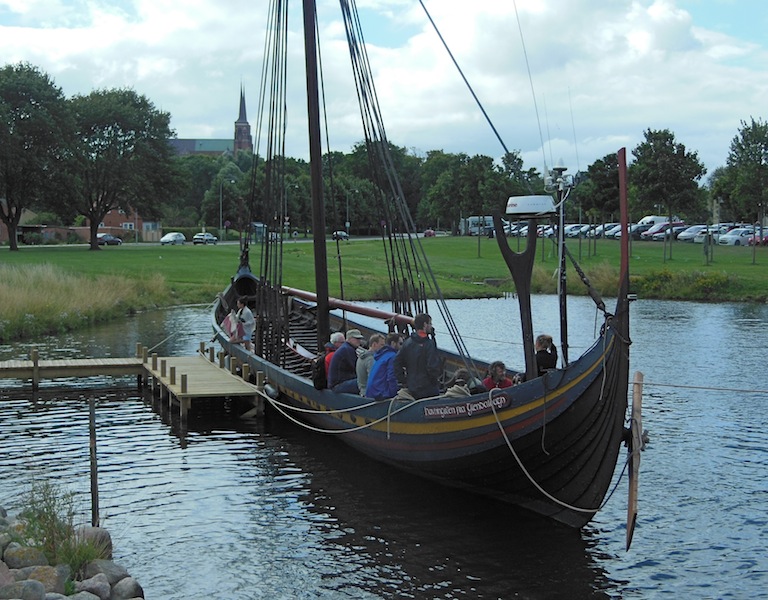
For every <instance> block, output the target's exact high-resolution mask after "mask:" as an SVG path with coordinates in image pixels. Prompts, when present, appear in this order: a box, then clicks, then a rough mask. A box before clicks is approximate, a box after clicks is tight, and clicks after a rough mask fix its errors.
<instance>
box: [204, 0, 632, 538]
mask: <svg viewBox="0 0 768 600" xmlns="http://www.w3.org/2000/svg"><path fill="white" fill-rule="evenodd" d="M340 4H341V8H342V16H343V21H344V25H345V28H346V38H347V41H348V44H349V48H350V56H351V58H352V70H353V73H354V76H355V85H356V88H357V95H358V101H359V106H360V114H361V116H362V132H363V133H362V135H363V137H364V140H365V142H364V145H365V148H366V150H367V154H368V160H369V170H368V173H369V177H370V181H371V182H372V185H373V186H374V189H375V190H376V193H377V194H378V198H379V200H380V201H379V202H378V204H379V206H380V211H381V215H380V223H381V225H380V232H379V236H378V237H379V238H380V240H381V248H382V252H383V258H382V260H384V261H386V264H387V268H388V271H389V274H390V278H391V283H390V289H389V296H390V298H389V299H390V300H391V301H392V308H391V310H389V311H384V310H378V309H373V308H370V307H369V306H364V305H360V304H358V303H355V302H351V301H349V300H347V299H345V298H344V297H343V286H341V287H340V289H341V290H342V293H341V294H336V296H339V297H333V296H331V294H330V291H329V283H328V258H327V253H328V247H329V245H330V246H331V248H334V245H335V246H336V247H335V249H334V253H335V254H336V255H340V254H342V253H341V252H340V251H339V248H338V244H340V243H347V242H340V241H339V240H333V241H332V240H329V239H328V230H327V226H326V220H325V215H326V210H327V206H326V205H327V203H328V198H330V197H333V195H334V193H335V192H334V185H335V182H334V176H333V175H334V174H333V171H332V161H325V162H324V155H323V152H322V143H321V131H322V127H321V119H320V115H321V110H320V106H321V102H320V99H321V96H322V86H321V85H320V83H321V81H322V79H321V76H320V74H319V73H320V70H319V67H318V58H317V48H318V43H317V27H316V23H317V19H316V14H315V6H314V2H313V1H312V0H305V1H304V3H303V22H304V37H305V39H304V50H305V53H306V83H307V86H306V89H307V107H308V119H307V122H308V126H309V156H310V161H309V171H310V175H311V193H312V232H313V233H312V235H313V244H314V249H313V257H314V268H315V290H314V291H305V290H299V289H296V288H293V287H289V286H287V285H284V283H286V282H283V271H282V256H283V248H284V246H283V245H284V243H285V240H284V234H285V228H284V227H283V224H284V221H285V217H286V215H285V204H286V203H285V197H286V193H287V191H286V190H287V187H288V185H290V184H289V183H288V182H289V181H290V177H289V176H288V174H287V173H286V170H287V169H286V164H285V159H284V157H283V156H281V154H280V150H281V149H282V148H284V138H283V137H282V136H284V131H285V126H284V122H285V121H284V120H285V114H284V113H283V112H282V111H283V107H284V106H285V104H286V102H285V94H286V87H287V86H286V84H285V77H286V73H287V71H288V69H287V67H286V60H287V59H286V53H285V51H284V47H285V45H286V40H287V39H288V37H289V35H288V29H287V23H288V18H287V16H288V15H287V5H288V3H287V2H276V3H272V5H273V8H274V13H273V14H272V15H271V17H270V26H269V28H268V29H269V32H268V37H267V42H266V43H265V49H267V56H266V58H265V66H264V69H263V72H264V75H263V80H264V81H267V82H271V83H268V84H267V85H266V86H265V87H266V88H268V89H269V90H271V93H273V95H274V99H272V100H267V101H265V103H264V104H265V106H268V110H266V111H265V112H266V117H265V124H264V125H263V129H264V131H265V132H267V133H266V134H265V136H266V137H267V141H266V142H265V144H264V145H265V147H266V151H265V155H264V157H263V158H261V159H258V158H257V160H261V161H262V164H261V168H262V169H263V171H262V172H263V178H262V179H260V180H259V182H258V186H257V184H256V183H254V186H253V187H254V192H253V197H252V199H251V203H252V210H253V215H254V219H260V222H262V223H263V224H264V225H263V226H260V229H259V231H258V234H259V235H258V237H257V238H254V236H253V235H252V232H251V234H249V235H244V236H243V237H242V239H241V243H240V245H241V248H240V259H239V265H238V267H237V270H236V272H235V275H234V277H232V279H231V281H230V282H229V284H228V285H227V287H226V289H225V290H224V291H223V293H220V294H219V297H218V299H217V300H216V302H215V306H214V310H213V314H212V320H213V323H212V324H213V329H214V337H215V339H216V340H217V341H218V343H220V344H221V346H222V347H223V349H224V351H225V352H226V353H227V355H228V356H229V357H230V358H231V359H233V360H237V361H238V362H239V363H241V364H248V365H249V370H250V372H251V374H252V376H255V374H256V373H259V374H260V378H261V379H262V380H263V381H264V383H265V385H264V388H263V389H264V397H265V398H266V400H267V409H268V410H269V411H270V415H271V414H272V413H275V414H278V415H281V416H282V417H284V418H286V419H289V420H291V421H293V422H295V423H297V424H299V425H302V426H307V427H308V428H310V429H311V430H312V431H313V432H316V433H314V434H313V435H327V436H330V437H333V438H336V440H335V442H337V443H344V444H347V445H348V446H349V447H350V448H352V449H354V450H355V451H359V452H362V453H364V454H366V455H368V456H370V457H372V458H373V459H376V460H378V461H382V462H384V463H387V464H389V465H392V466H394V467H396V468H398V469H402V470H403V471H407V472H410V473H413V474H416V475H418V476H421V477H424V478H427V479H430V480H432V481H435V482H437V483H439V484H442V485H445V486H449V487H454V488H461V489H464V490H468V491H470V492H473V493H477V494H482V495H485V496H489V497H492V498H495V499H498V500H500V501H503V502H507V503H510V504H513V505H516V506H518V507H521V508H522V509H525V510H528V511H532V512H534V513H537V514H539V515H542V516H544V517H548V518H551V519H554V520H556V521H559V522H561V523H564V524H566V525H569V526H572V527H575V528H579V527H582V526H584V525H585V524H586V523H588V522H589V521H590V519H592V517H593V516H594V515H595V513H596V512H597V511H598V510H599V509H600V508H601V504H602V503H603V501H604V500H605V498H606V495H607V493H608V490H609V488H610V487H611V482H612V480H613V478H614V473H615V471H616V466H617V462H618V460H619V454H620V450H621V449H622V447H623V445H625V444H628V445H629V449H630V453H631V454H632V452H633V450H634V455H637V450H638V448H637V442H635V444H634V448H633V443H632V439H633V436H632V435H631V428H630V427H628V425H627V423H628V415H627V409H628V389H629V381H628V379H629V348H630V343H631V341H630V332H629V316H630V315H629V304H630V300H631V295H630V290H629V263H628V245H627V244H628V236H626V235H624V236H622V238H621V244H622V254H621V265H620V275H619V289H618V297H617V302H616V306H615V308H613V310H612V312H611V311H609V310H608V309H607V308H606V306H605V303H604V302H603V300H602V299H601V298H600V295H599V294H598V293H597V291H596V290H594V289H593V288H592V286H591V285H590V283H589V280H588V278H587V276H586V275H585V274H584V273H583V272H582V271H581V269H580V268H579V267H578V265H577V266H576V268H575V270H576V272H577V273H578V275H579V279H580V280H581V282H583V283H584V284H585V285H587V287H588V290H589V294H590V295H591V296H592V297H593V298H594V300H595V304H596V306H597V309H598V310H599V311H600V313H601V315H602V321H603V323H602V327H601V328H600V333H599V336H598V337H597V339H595V340H593V341H592V343H591V345H589V347H588V348H587V350H586V351H584V352H583V354H582V355H581V356H579V357H578V358H575V359H574V360H569V357H568V352H567V350H568V343H567V323H568V315H567V300H566V291H567V290H566V277H565V276H566V262H568V261H569V260H571V259H572V257H571V255H570V253H569V252H568V249H567V246H566V244H565V239H564V238H563V235H562V229H563V228H562V226H563V218H564V216H563V215H564V211H563V206H564V205H565V202H566V201H567V198H568V195H569V193H570V190H571V187H572V183H573V178H571V177H568V176H566V175H565V172H564V171H565V170H564V169H561V168H555V169H553V170H552V171H551V172H550V173H549V175H551V177H550V178H549V179H548V180H547V181H548V185H549V188H548V189H549V190H551V191H552V193H551V194H547V193H542V194H530V195H524V196H521V197H518V196H514V197H508V198H507V197H505V198H502V200H501V202H500V206H499V207H498V210H496V211H495V213H494V215H493V222H494V231H495V238H496V240H497V245H498V248H499V252H500V253H501V256H502V257H503V258H504V262H505V263H506V265H507V267H508V269H509V273H510V275H511V277H512V279H513V281H514V286H515V292H516V293H515V296H516V298H517V301H518V303H519V307H520V315H521V323H520V327H521V335H522V344H523V352H522V354H523V356H522V357H521V359H523V360H524V364H525V368H524V370H523V369H521V370H520V373H519V375H520V378H521V379H522V382H521V383H519V384H517V385H514V386H512V387H508V388H504V389H492V390H485V389H482V390H479V391H478V390H477V389H473V390H468V391H467V392H466V393H463V394H459V395H456V394H452V393H449V392H450V390H446V392H445V393H440V394H439V395H436V396H433V397H428V398H420V399H414V398H413V397H408V395H407V394H398V395H396V396H395V397H393V398H388V399H384V400H374V399H371V398H366V397H362V396H360V395H358V394H350V393H337V392H334V391H332V390H331V389H317V388H316V387H315V385H314V384H313V379H312V366H313V361H315V360H316V359H317V357H319V356H321V355H322V353H323V351H324V346H325V344H326V343H327V342H328V340H329V338H330V335H331V333H332V332H336V331H340V332H346V331H349V330H350V329H353V328H354V329H358V330H360V331H361V332H362V335H364V336H365V337H366V338H367V337H368V336H369V335H371V334H372V333H375V332H384V333H386V332H401V333H403V334H406V335H407V334H408V333H409V332H410V330H411V327H412V319H413V316H414V315H415V314H417V313H423V312H426V313H430V312H431V313H433V314H436V313H435V311H439V313H440V315H441V316H442V319H443V321H444V322H445V324H446V327H447V329H448V330H449V333H450V337H451V342H452V344H453V346H454V347H453V348H450V349H449V348H446V347H445V346H447V345H448V343H447V340H443V339H442V338H441V343H440V344H439V345H438V346H439V352H440V356H441V361H442V369H443V375H442V377H441V378H440V381H441V382H442V383H443V384H446V385H447V384H448V382H449V381H450V380H451V378H452V376H453V375H454V373H455V372H456V371H457V370H458V369H466V370H468V371H469V372H470V373H471V374H472V375H474V376H477V377H479V378H482V377H483V375H484V374H485V372H486V371H487V369H488V367H489V364H488V363H487V362H485V361H483V360H478V359H475V358H473V357H472V356H470V354H469V352H468V351H467V348H466V345H465V344H464V342H463V340H462V337H461V333H460V332H459V331H458V330H457V328H456V326H455V323H454V321H453V319H452V317H451V316H450V311H449V310H448V303H447V302H446V301H445V299H444V298H443V297H442V294H441V290H440V286H439V284H438V281H437V279H436V278H435V277H434V276H433V274H432V272H431V270H430V267H429V260H428V256H427V252H426V251H425V248H424V246H425V245H426V244H424V243H423V241H424V240H423V238H421V237H419V235H418V233H417V230H416V227H415V224H414V221H413V219H412V217H411V215H410V211H409V208H408V204H407V202H406V198H405V194H404V192H403V188H402V185H401V183H400V179H399V177H398V168H397V165H396V164H395V161H394V160H393V155H392V152H391V149H392V147H391V145H390V143H389V141H388V139H387V137H386V133H385V131H384V128H383V124H382V118H381V111H380V108H379V106H378V103H377V95H376V90H375V87H374V84H373V78H372V76H371V68H370V65H369V63H368V57H367V54H366V51H365V42H364V38H363V34H362V30H361V28H360V20H359V18H358V17H357V10H356V7H355V5H354V2H352V1H348V0H341V2H340ZM619 154H620V160H619V163H620V165H621V168H620V179H621V186H620V189H621V190H622V191H621V193H620V199H621V222H622V226H623V227H624V231H626V229H627V226H628V213H627V202H626V191H625V190H626V166H625V165H626V163H625V156H624V150H623V149H622V150H620V151H619ZM257 157H258V150H257ZM617 193H618V192H617ZM502 210H504V212H505V213H506V215H505V216H507V217H508V218H510V219H515V220H520V219H527V220H528V221H529V227H528V234H527V238H526V246H525V248H524V250H523V251H522V252H520V251H518V252H515V251H513V250H512V249H511V248H510V247H509V244H508V240H507V237H506V235H505V228H504V220H503V218H502ZM545 220H553V221H555V222H556V224H557V225H558V226H559V227H558V229H559V232H560V233H559V235H558V236H557V237H558V239H557V242H558V244H559V261H560V264H559V273H560V275H559V276H560V285H559V293H560V294H561V301H560V312H561V327H560V329H561V356H560V361H561V364H560V366H558V367H556V368H554V369H551V370H549V371H547V372H545V373H544V374H543V375H539V372H538V369H537V365H536V357H535V350H534V336H533V325H532V317H531V313H532V306H531V303H532V297H531V273H532V270H533V264H534V257H535V254H536V247H537V243H536V242H537V237H536V235H537V234H536V232H537V224H538V223H541V222H543V221H545ZM334 237H336V236H334ZM251 255H253V256H254V257H255V256H257V255H258V266H257V267H254V268H252V267H251ZM340 261H341V262H343V257H342V259H340ZM254 262H255V261H254ZM341 262H340V264H341ZM573 262H574V264H575V261H573ZM341 266H342V267H343V264H342V265H341ZM342 272H343V269H341V268H340V273H342ZM500 277H502V276H501V275H500ZM339 281H340V283H341V282H343V278H342V275H341V274H340V275H339ZM243 297H244V298H245V299H246V301H247V304H248V306H249V308H250V309H251V311H252V313H253V315H254V318H255V330H254V332H253V336H252V346H248V347H247V345H245V344H243V343H240V342H239V341H238V339H236V338H237V335H236V334H233V333H232V332H231V331H230V330H228V328H227V327H226V326H225V325H223V323H226V321H227V316H228V315H230V314H231V311H232V309H233V307H234V306H235V303H236V299H237V298H243ZM510 301H513V300H510ZM372 324H373V325H372ZM376 325H377V326H376ZM635 439H637V436H635ZM632 468H633V470H634V473H636V469H637V464H636V463H635V464H633V465H632ZM631 510H632V509H631ZM631 515H632V513H631ZM630 520H631V521H632V525H633V524H634V517H633V516H631V518H630Z"/></svg>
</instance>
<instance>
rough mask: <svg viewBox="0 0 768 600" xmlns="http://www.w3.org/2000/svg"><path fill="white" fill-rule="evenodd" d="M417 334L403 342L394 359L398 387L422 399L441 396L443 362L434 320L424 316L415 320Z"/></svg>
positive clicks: (426, 315)
mask: <svg viewBox="0 0 768 600" xmlns="http://www.w3.org/2000/svg"><path fill="white" fill-rule="evenodd" d="M413 329H414V332H413V333H412V334H411V335H410V336H409V337H408V339H407V340H405V342H404V343H403V345H402V347H401V348H400V351H399V352H398V353H397V355H396V356H395V358H394V366H395V377H396V378H397V382H398V384H400V386H401V387H404V388H406V389H407V390H408V392H410V394H411V395H412V396H413V397H414V398H416V399H418V398H427V397H429V396H437V395H438V394H439V393H440V386H439V385H438V379H439V377H440V374H441V373H442V370H443V369H442V363H441V361H440V357H439V356H438V354H437V344H435V340H434V339H433V337H431V336H430V334H434V329H433V328H432V317H430V316H429V315H428V314H425V313H420V314H418V315H416V316H415V317H414V318H413Z"/></svg>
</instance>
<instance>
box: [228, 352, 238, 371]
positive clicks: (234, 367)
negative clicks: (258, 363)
mask: <svg viewBox="0 0 768 600" xmlns="http://www.w3.org/2000/svg"><path fill="white" fill-rule="evenodd" d="M237 363H238V360H237V358H235V357H234V356H230V357H229V372H230V373H232V375H235V374H236V373H237Z"/></svg>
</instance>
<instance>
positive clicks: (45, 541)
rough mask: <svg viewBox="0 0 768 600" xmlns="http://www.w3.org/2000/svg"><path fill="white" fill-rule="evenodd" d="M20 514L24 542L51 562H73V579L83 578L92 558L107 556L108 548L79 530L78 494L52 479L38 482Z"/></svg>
mask: <svg viewBox="0 0 768 600" xmlns="http://www.w3.org/2000/svg"><path fill="white" fill-rule="evenodd" d="M23 503H24V506H25V507H26V508H25V509H24V510H23V511H22V512H21V513H20V514H19V521H20V522H21V524H22V527H21V528H20V529H19V530H18V535H19V537H20V541H21V542H22V543H24V544H26V545H28V546H32V547H35V548H39V549H40V550H42V551H43V553H44V554H45V556H46V558H47V559H48V562H49V563H50V564H51V565H59V564H66V565H69V567H70V569H71V573H72V577H73V578H82V576H83V569H84V567H85V565H87V564H88V563H89V562H91V561H92V560H95V559H97V558H103V557H104V556H105V554H106V548H103V547H101V546H100V545H99V544H97V543H95V542H94V541H93V540H92V539H90V538H86V537H85V536H83V535H81V534H80V533H78V530H77V527H76V523H75V519H76V517H77V516H78V511H77V510H76V507H75V497H74V494H73V493H72V492H69V491H66V490H64V489H62V488H61V487H59V486H57V485H56V484H53V483H51V482H48V481H43V482H39V481H38V482H35V483H33V484H32V486H31V488H30V489H29V491H28V493H27V495H26V497H25V498H24V499H23Z"/></svg>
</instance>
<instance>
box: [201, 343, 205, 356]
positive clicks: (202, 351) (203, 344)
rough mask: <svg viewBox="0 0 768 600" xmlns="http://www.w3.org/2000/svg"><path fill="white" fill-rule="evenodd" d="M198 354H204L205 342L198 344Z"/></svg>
mask: <svg viewBox="0 0 768 600" xmlns="http://www.w3.org/2000/svg"><path fill="white" fill-rule="evenodd" d="M200 354H205V342H200Z"/></svg>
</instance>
